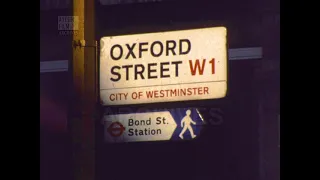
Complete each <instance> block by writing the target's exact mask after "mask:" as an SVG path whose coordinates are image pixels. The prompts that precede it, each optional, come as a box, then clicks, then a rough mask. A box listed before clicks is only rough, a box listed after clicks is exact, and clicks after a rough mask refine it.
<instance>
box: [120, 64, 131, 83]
mask: <svg viewBox="0 0 320 180" xmlns="http://www.w3.org/2000/svg"><path fill="white" fill-rule="evenodd" d="M132 67H133V65H125V66H122V68H125V69H126V80H127V81H128V80H129V68H132Z"/></svg>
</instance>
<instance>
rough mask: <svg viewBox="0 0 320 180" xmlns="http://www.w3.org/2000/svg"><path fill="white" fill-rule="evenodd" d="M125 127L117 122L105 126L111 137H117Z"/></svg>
mask: <svg viewBox="0 0 320 180" xmlns="http://www.w3.org/2000/svg"><path fill="white" fill-rule="evenodd" d="M124 130H125V128H124V127H123V125H122V124H121V123H119V122H113V123H111V124H110V126H109V127H108V128H107V131H108V133H109V134H110V135H111V136H113V137H119V136H121V135H122V133H123V132H124Z"/></svg>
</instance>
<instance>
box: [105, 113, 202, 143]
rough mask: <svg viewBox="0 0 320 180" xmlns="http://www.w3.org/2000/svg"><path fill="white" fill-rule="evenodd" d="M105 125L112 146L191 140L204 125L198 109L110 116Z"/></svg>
mask: <svg viewBox="0 0 320 180" xmlns="http://www.w3.org/2000/svg"><path fill="white" fill-rule="evenodd" d="M103 122H104V127H105V128H104V129H105V131H104V132H105V133H104V137H105V141H106V142H108V143H121V142H142V141H166V140H191V139H195V138H197V136H199V134H200V130H201V127H202V125H203V124H204V122H203V120H202V119H201V115H200V114H199V112H198V111H197V109H195V108H190V109H188V108H180V109H170V110H166V111H159V112H143V113H130V114H116V115H106V116H104V119H103Z"/></svg>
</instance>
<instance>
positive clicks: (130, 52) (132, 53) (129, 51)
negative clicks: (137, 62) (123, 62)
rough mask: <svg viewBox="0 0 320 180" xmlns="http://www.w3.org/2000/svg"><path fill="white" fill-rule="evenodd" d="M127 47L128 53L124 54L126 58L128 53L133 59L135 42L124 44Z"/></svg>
mask: <svg viewBox="0 0 320 180" xmlns="http://www.w3.org/2000/svg"><path fill="white" fill-rule="evenodd" d="M126 46H127V48H128V54H127V56H126V59H128V58H129V57H130V55H131V56H132V57H133V58H134V59H135V58H136V55H134V52H133V49H134V47H135V46H136V43H134V44H132V46H130V45H129V44H126Z"/></svg>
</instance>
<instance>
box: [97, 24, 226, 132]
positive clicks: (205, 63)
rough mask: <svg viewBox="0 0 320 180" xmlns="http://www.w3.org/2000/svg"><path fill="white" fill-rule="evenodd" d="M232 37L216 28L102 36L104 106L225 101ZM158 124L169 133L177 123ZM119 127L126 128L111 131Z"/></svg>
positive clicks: (101, 81)
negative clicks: (229, 44) (217, 99)
mask: <svg viewBox="0 0 320 180" xmlns="http://www.w3.org/2000/svg"><path fill="white" fill-rule="evenodd" d="M226 36H227V31H226V28H224V27H212V28H203V29H192V30H181V31H169V32H159V33H148V34H134V35H121V36H110V37H103V38H101V41H100V48H101V51H100V52H101V53H100V97H101V102H102V105H126V104H143V103H160V102H173V101H189V100H205V99H215V98H223V97H224V96H225V95H226V91H227V40H226ZM127 116H128V115H123V117H125V119H128V118H127ZM136 116H137V117H139V118H140V116H141V118H142V119H144V118H147V119H148V118H149V117H146V115H145V114H138V115H136ZM149 116H150V117H151V116H152V117H153V116H156V115H153V114H152V115H149ZM161 116H164V117H167V116H168V117H167V118H168V122H170V116H169V115H168V113H166V112H162V114H161ZM121 117H122V116H121ZM129 119H130V118H129ZM152 121H156V120H152ZM171 121H172V122H173V120H171ZM159 122H160V121H159ZM158 126H159V127H160V126H166V127H168V131H169V130H170V129H174V126H175V125H174V123H170V125H164V124H163V123H161V124H159V125H158ZM117 128H118V129H122V127H121V126H120V125H118V124H113V126H112V127H111V128H110V130H112V129H117Z"/></svg>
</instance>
